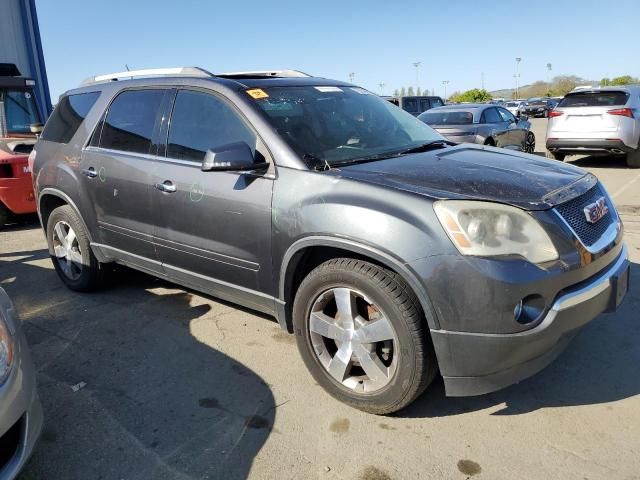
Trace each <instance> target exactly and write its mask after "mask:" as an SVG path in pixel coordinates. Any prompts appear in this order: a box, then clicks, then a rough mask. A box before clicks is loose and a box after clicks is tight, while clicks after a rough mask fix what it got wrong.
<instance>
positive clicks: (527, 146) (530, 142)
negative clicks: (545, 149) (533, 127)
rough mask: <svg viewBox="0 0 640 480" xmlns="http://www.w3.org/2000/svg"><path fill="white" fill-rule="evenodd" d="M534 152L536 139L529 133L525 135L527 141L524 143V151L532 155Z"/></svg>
mask: <svg viewBox="0 0 640 480" xmlns="http://www.w3.org/2000/svg"><path fill="white" fill-rule="evenodd" d="M535 150H536V137H534V136H533V134H532V133H531V132H529V134H528V135H527V139H526V140H525V143H524V151H525V152H527V153H534V152H535Z"/></svg>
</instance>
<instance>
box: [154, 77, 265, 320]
mask: <svg viewBox="0 0 640 480" xmlns="http://www.w3.org/2000/svg"><path fill="white" fill-rule="evenodd" d="M163 136H166V138H167V144H166V155H165V156H164V159H163V160H162V161H161V165H160V166H159V168H158V170H157V171H156V172H155V176H154V179H153V182H152V183H153V184H155V185H158V186H159V185H167V186H169V187H170V189H169V190H170V191H163V189H164V187H161V188H160V189H156V188H153V191H152V196H153V201H152V202H153V207H154V212H155V213H154V219H155V220H156V231H155V234H154V242H155V243H156V248H157V250H158V255H159V258H160V260H161V261H162V263H163V268H164V270H165V271H166V273H167V275H168V276H169V277H170V278H173V279H174V280H176V281H178V282H180V283H183V284H186V285H191V286H193V287H194V288H198V289H202V290H205V291H209V292H211V293H213V294H214V295H217V296H221V297H222V298H229V299H231V300H235V301H239V303H244V304H247V303H254V305H256V308H259V306H260V304H261V302H271V303H270V304H269V305H268V307H270V308H272V307H273V300H272V299H270V300H269V299H266V298H264V297H261V296H260V295H259V294H257V293H256V292H260V291H262V292H264V291H268V290H270V282H271V281H272V277H271V192H272V189H273V178H274V176H273V173H274V170H273V166H272V167H271V169H270V174H267V175H256V174H252V173H249V172H226V171H217V172H216V171H209V172H203V171H202V170H201V165H202V160H203V159H204V156H205V153H206V152H207V150H208V149H216V148H217V147H220V146H223V145H227V144H230V143H236V142H246V143H247V144H248V145H249V146H250V147H251V149H252V151H253V152H254V153H255V156H256V158H259V159H261V161H264V158H267V159H268V158H269V154H268V152H267V151H266V149H265V147H264V146H263V145H262V143H261V141H260V140H259V137H258V135H257V134H256V132H255V131H254V130H253V129H252V127H251V126H250V125H249V124H248V122H247V121H246V120H245V119H244V117H243V116H242V115H241V113H240V112H239V111H238V110H237V109H236V108H235V107H234V106H233V105H232V104H231V103H230V102H228V101H227V100H226V99H225V98H223V97H222V96H219V95H217V94H215V93H214V92H212V91H210V90H206V91H205V90H192V89H181V90H178V91H177V92H176V95H175V101H174V105H173V112H172V115H171V120H170V122H169V127H168V132H166V133H165V134H163ZM165 190H166V189H165ZM238 287H241V288H238ZM238 295H241V296H242V298H241V299H238V298H237V296H238ZM234 297H236V298H234ZM263 306H264V305H263Z"/></svg>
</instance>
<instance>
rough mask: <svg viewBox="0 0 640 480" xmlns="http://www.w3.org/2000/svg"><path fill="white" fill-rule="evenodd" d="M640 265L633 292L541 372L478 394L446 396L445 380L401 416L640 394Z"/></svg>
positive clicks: (521, 408) (515, 409)
mask: <svg viewBox="0 0 640 480" xmlns="http://www.w3.org/2000/svg"><path fill="white" fill-rule="evenodd" d="M639 285H640V265H639V264H637V263H632V264H631V278H630V281H629V286H630V290H629V293H628V294H627V297H626V299H625V301H624V303H623V304H622V306H621V307H620V309H619V310H618V311H617V312H616V313H613V314H605V315H601V316H600V317H599V318H597V319H596V320H594V321H593V322H591V323H590V324H588V325H587V326H586V327H585V328H584V329H583V331H582V332H580V333H579V334H578V335H577V337H576V338H574V339H573V341H572V342H571V343H570V344H569V346H568V347H567V350H565V352H564V353H563V354H562V355H561V356H560V357H559V358H557V359H556V360H555V362H554V363H552V364H551V365H549V366H548V367H547V368H546V369H544V370H543V371H542V372H540V373H538V374H537V375H535V376H533V377H531V378H529V379H527V380H524V381H522V382H521V383H520V384H517V385H513V386H511V387H508V388H506V389H504V390H501V391H498V392H494V393H490V394H487V395H482V396H477V397H464V398H456V397H450V398H448V397H445V396H444V385H443V382H442V379H441V378H440V379H439V380H437V381H436V382H435V383H434V385H432V386H431V387H430V388H429V389H428V390H427V391H426V392H425V393H424V394H423V395H422V397H420V398H419V399H418V400H416V401H415V402H414V403H413V404H412V405H410V406H409V407H407V408H406V409H404V410H402V411H401V412H398V414H397V416H399V417H408V418H412V417H416V418H422V417H446V416H454V415H461V414H465V413H468V412H474V411H479V410H484V409H489V408H490V409H495V408H496V407H502V408H499V409H498V410H497V411H495V412H494V413H492V414H493V415H519V414H523V413H529V412H532V411H535V410H539V409H542V408H548V407H567V406H577V405H592V404H600V403H607V402H615V401H618V400H624V399H626V398H630V397H633V396H635V395H638V394H640V376H639V375H638V373H637V366H638V365H640V343H639V342H638V338H639V337H640V321H639V320H638V314H637V312H638V310H639V309H640V287H639Z"/></svg>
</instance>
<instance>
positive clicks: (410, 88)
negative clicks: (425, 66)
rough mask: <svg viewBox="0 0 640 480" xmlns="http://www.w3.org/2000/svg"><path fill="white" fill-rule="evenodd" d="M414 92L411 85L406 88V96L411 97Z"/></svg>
mask: <svg viewBox="0 0 640 480" xmlns="http://www.w3.org/2000/svg"><path fill="white" fill-rule="evenodd" d="M413 95H414V93H413V87H409V89H408V90H407V96H409V97H413Z"/></svg>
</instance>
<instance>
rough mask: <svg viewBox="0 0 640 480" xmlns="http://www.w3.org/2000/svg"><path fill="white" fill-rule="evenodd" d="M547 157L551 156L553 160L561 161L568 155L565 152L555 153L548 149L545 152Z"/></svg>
mask: <svg viewBox="0 0 640 480" xmlns="http://www.w3.org/2000/svg"><path fill="white" fill-rule="evenodd" d="M545 157H547V158H550V159H552V160H557V161H559V162H564V159H565V157H566V155H565V154H564V153H553V152H550V151H549V150H547V151H546V152H545Z"/></svg>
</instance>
